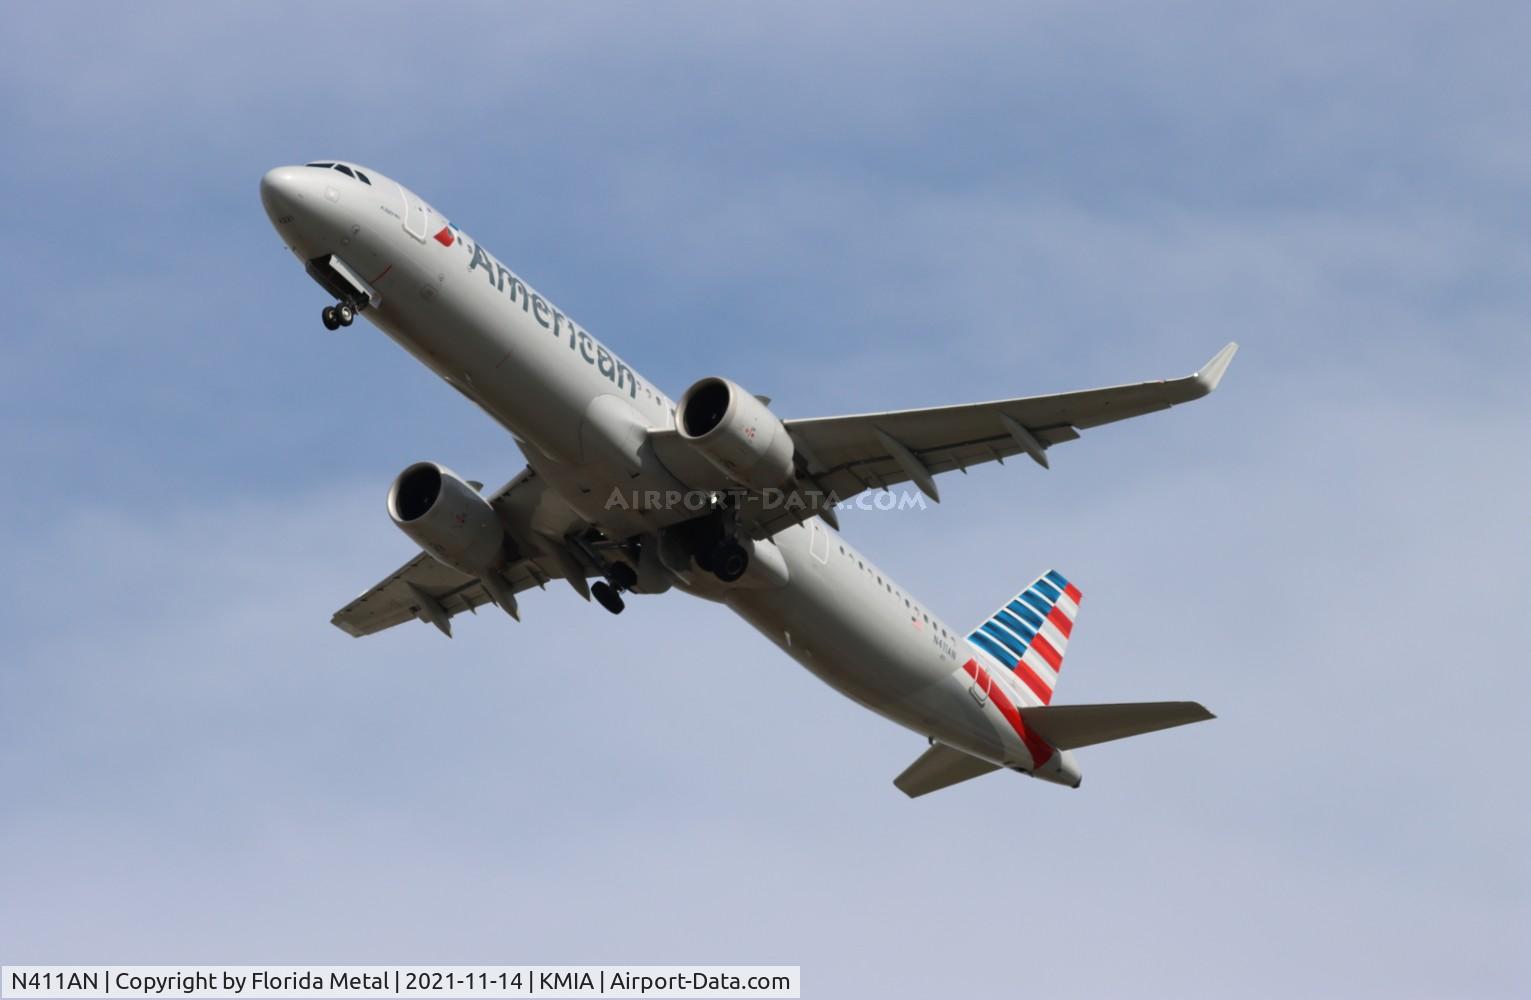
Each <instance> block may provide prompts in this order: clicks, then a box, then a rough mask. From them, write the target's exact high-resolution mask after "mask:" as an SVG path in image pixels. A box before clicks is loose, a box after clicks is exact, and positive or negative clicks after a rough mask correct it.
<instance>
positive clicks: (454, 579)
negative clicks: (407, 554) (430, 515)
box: [330, 552, 552, 637]
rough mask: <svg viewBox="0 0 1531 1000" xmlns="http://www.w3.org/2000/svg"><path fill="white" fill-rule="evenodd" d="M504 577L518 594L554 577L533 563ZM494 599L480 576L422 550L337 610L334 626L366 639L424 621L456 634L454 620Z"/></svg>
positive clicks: (523, 564)
mask: <svg viewBox="0 0 1531 1000" xmlns="http://www.w3.org/2000/svg"><path fill="white" fill-rule="evenodd" d="M501 575H502V576H503V577H505V580H506V582H507V583H508V584H509V585H510V588H511V593H512V594H519V593H520V592H521V591H523V590H526V589H527V588H529V587H539V586H542V585H543V584H545V583H546V582H547V581H548V580H549V579H552V577H551V576H550V575H549V574H547V573H546V572H544V571H543V570H541V569H540V568H539V567H538V566H537V563H536V561H535V560H532V559H524V560H522V561H521V562H519V563H516V564H514V565H513V566H511V567H510V569H509V570H507V571H506V572H505V573H502V574H501ZM492 600H493V598H491V597H490V596H489V592H488V591H486V590H485V589H484V585H483V584H482V583H480V582H479V579H478V577H476V576H465V575H463V574H462V573H459V572H457V570H455V569H452V568H451V567H450V566H443V565H442V564H441V563H439V562H437V561H436V560H435V558H433V557H432V556H430V555H428V554H426V553H424V552H422V553H420V554H419V555H417V556H415V557H414V558H413V559H411V560H410V561H409V562H407V563H405V564H404V565H403V566H400V567H399V568H398V569H397V570H395V571H394V572H393V573H390V574H389V575H388V576H387V577H386V578H384V579H383V580H381V581H379V582H378V583H377V584H376V585H374V586H373V587H372V588H371V589H370V590H368V591H367V592H366V593H364V594H362V595H361V596H359V597H358V598H356V600H354V601H352V602H351V603H350V604H347V605H346V606H345V607H343V608H341V609H340V610H339V611H337V612H335V614H334V616H333V617H332V618H331V619H330V624H331V625H334V626H335V627H336V628H338V629H340V630H341V631H343V632H345V633H347V634H349V635H352V636H356V637H361V636H364V635H371V634H372V633H374V632H381V631H383V629H386V628H392V627H393V626H395V625H402V624H403V623H404V622H407V621H413V620H415V619H416V618H418V619H420V620H421V621H424V622H428V623H430V624H432V625H435V626H436V627H437V628H439V629H441V631H443V632H445V633H446V634H447V635H451V634H452V625H451V620H452V618H453V617H454V616H456V615H460V614H462V613H463V612H464V611H473V610H474V609H475V608H477V607H480V606H481V605H484V604H488V603H490V602H491V601H492Z"/></svg>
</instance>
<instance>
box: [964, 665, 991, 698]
mask: <svg viewBox="0 0 1531 1000" xmlns="http://www.w3.org/2000/svg"><path fill="white" fill-rule="evenodd" d="M990 683H992V682H991V680H990V678H989V672H988V671H987V670H979V671H978V675H977V676H976V677H974V678H973V683H972V685H971V686H969V687H968V694H970V695H972V696H973V700H974V701H976V702H978V704H980V705H984V704H987V703H988V701H989V685H990Z"/></svg>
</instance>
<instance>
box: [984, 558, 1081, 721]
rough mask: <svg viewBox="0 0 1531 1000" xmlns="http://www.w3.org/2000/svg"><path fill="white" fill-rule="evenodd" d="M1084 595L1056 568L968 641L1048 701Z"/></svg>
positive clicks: (1004, 607)
mask: <svg viewBox="0 0 1531 1000" xmlns="http://www.w3.org/2000/svg"><path fill="white" fill-rule="evenodd" d="M1083 596H1084V595H1083V594H1081V593H1080V592H1079V588H1078V587H1076V586H1074V585H1073V584H1072V583H1069V582H1068V581H1067V580H1065V579H1064V578H1063V575H1062V574H1061V573H1059V572H1058V571H1057V570H1048V571H1047V572H1046V573H1044V574H1042V575H1041V576H1039V577H1037V579H1036V581H1035V582H1034V583H1032V585H1031V586H1029V587H1027V588H1026V589H1025V590H1023V591H1021V592H1020V593H1019V594H1016V595H1015V597H1014V599H1012V600H1010V601H1007V602H1006V603H1005V604H1004V606H1003V607H1001V608H1000V609H999V610H998V611H996V612H994V614H992V615H990V616H989V617H988V619H986V620H985V621H983V622H981V623H980V624H979V625H978V627H977V628H975V629H973V631H972V632H971V633H970V634H969V635H968V643H969V644H970V645H971V646H973V648H974V649H976V650H978V652H979V653H980V654H982V655H983V657H984V661H985V662H993V663H995V664H998V665H999V666H1001V667H1004V668H1005V669H1006V670H1010V671H1012V672H1014V674H1015V677H1016V679H1017V680H1019V681H1021V682H1022V683H1023V684H1025V686H1026V687H1027V688H1028V689H1029V690H1030V691H1031V693H1032V694H1034V695H1036V697H1037V700H1038V701H1039V702H1040V703H1041V704H1043V705H1046V704H1047V703H1048V702H1050V701H1052V699H1053V688H1055V687H1056V686H1057V684H1058V671H1060V670H1061V669H1063V654H1064V652H1066V651H1067V649H1068V642H1069V635H1070V634H1071V633H1072V632H1073V631H1074V619H1075V617H1077V616H1078V614H1079V602H1080V600H1081V599H1082V598H1083Z"/></svg>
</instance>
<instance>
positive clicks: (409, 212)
mask: <svg viewBox="0 0 1531 1000" xmlns="http://www.w3.org/2000/svg"><path fill="white" fill-rule="evenodd" d="M399 194H400V195H401V196H402V197H403V198H404V231H405V232H406V233H408V234H409V235H411V236H413V237H414V238H415V239H417V240H419V241H420V242H421V243H424V242H425V237H426V234H427V233H429V232H430V221H431V220H430V214H431V210H430V209H429V208H427V207H426V204H425V202H423V201H421V200H420V196H419V195H417V194H415V193H414V192H413V191H411V190H409V188H407V187H405V186H404V185H402V184H400V185H399Z"/></svg>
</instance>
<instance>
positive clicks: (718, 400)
mask: <svg viewBox="0 0 1531 1000" xmlns="http://www.w3.org/2000/svg"><path fill="white" fill-rule="evenodd" d="M677 417H678V420H677V423H678V424H679V427H678V428H677V430H678V431H679V433H680V436H681V437H682V438H684V439H685V440H686V441H688V442H689V443H690V444H691V446H692V447H693V448H695V449H696V450H697V452H698V453H699V454H700V455H701V456H702V457H703V458H705V459H706V460H707V461H708V462H710V463H711V464H712V465H713V466H715V467H716V468H717V469H718V470H719V471H720V472H722V473H723V474H724V475H725V476H727V477H728V478H729V479H731V480H732V481H734V482H736V483H738V484H739V485H741V486H747V487H749V488H750V489H754V490H764V489H773V488H786V487H789V486H790V485H791V484H792V481H793V469H792V455H793V451H794V449H793V445H792V437H791V435H789V434H788V433H787V428H786V427H785V426H784V425H783V424H782V422H781V420H780V419H779V418H778V417H777V416H776V414H774V413H772V412H771V410H770V408H769V407H767V406H766V405H765V404H764V403H762V402H761V401H760V400H758V399H756V398H755V397H754V396H751V395H750V394H749V393H747V392H745V391H744V390H743V389H741V388H739V386H738V385H736V384H734V383H733V382H730V381H729V380H728V379H726V378H716V377H712V378H704V379H702V380H700V381H699V382H697V383H696V384H695V385H693V386H692V387H691V388H689V389H687V390H686V393H685V395H684V396H682V397H681V400H680V406H679V408H678V412H677Z"/></svg>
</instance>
